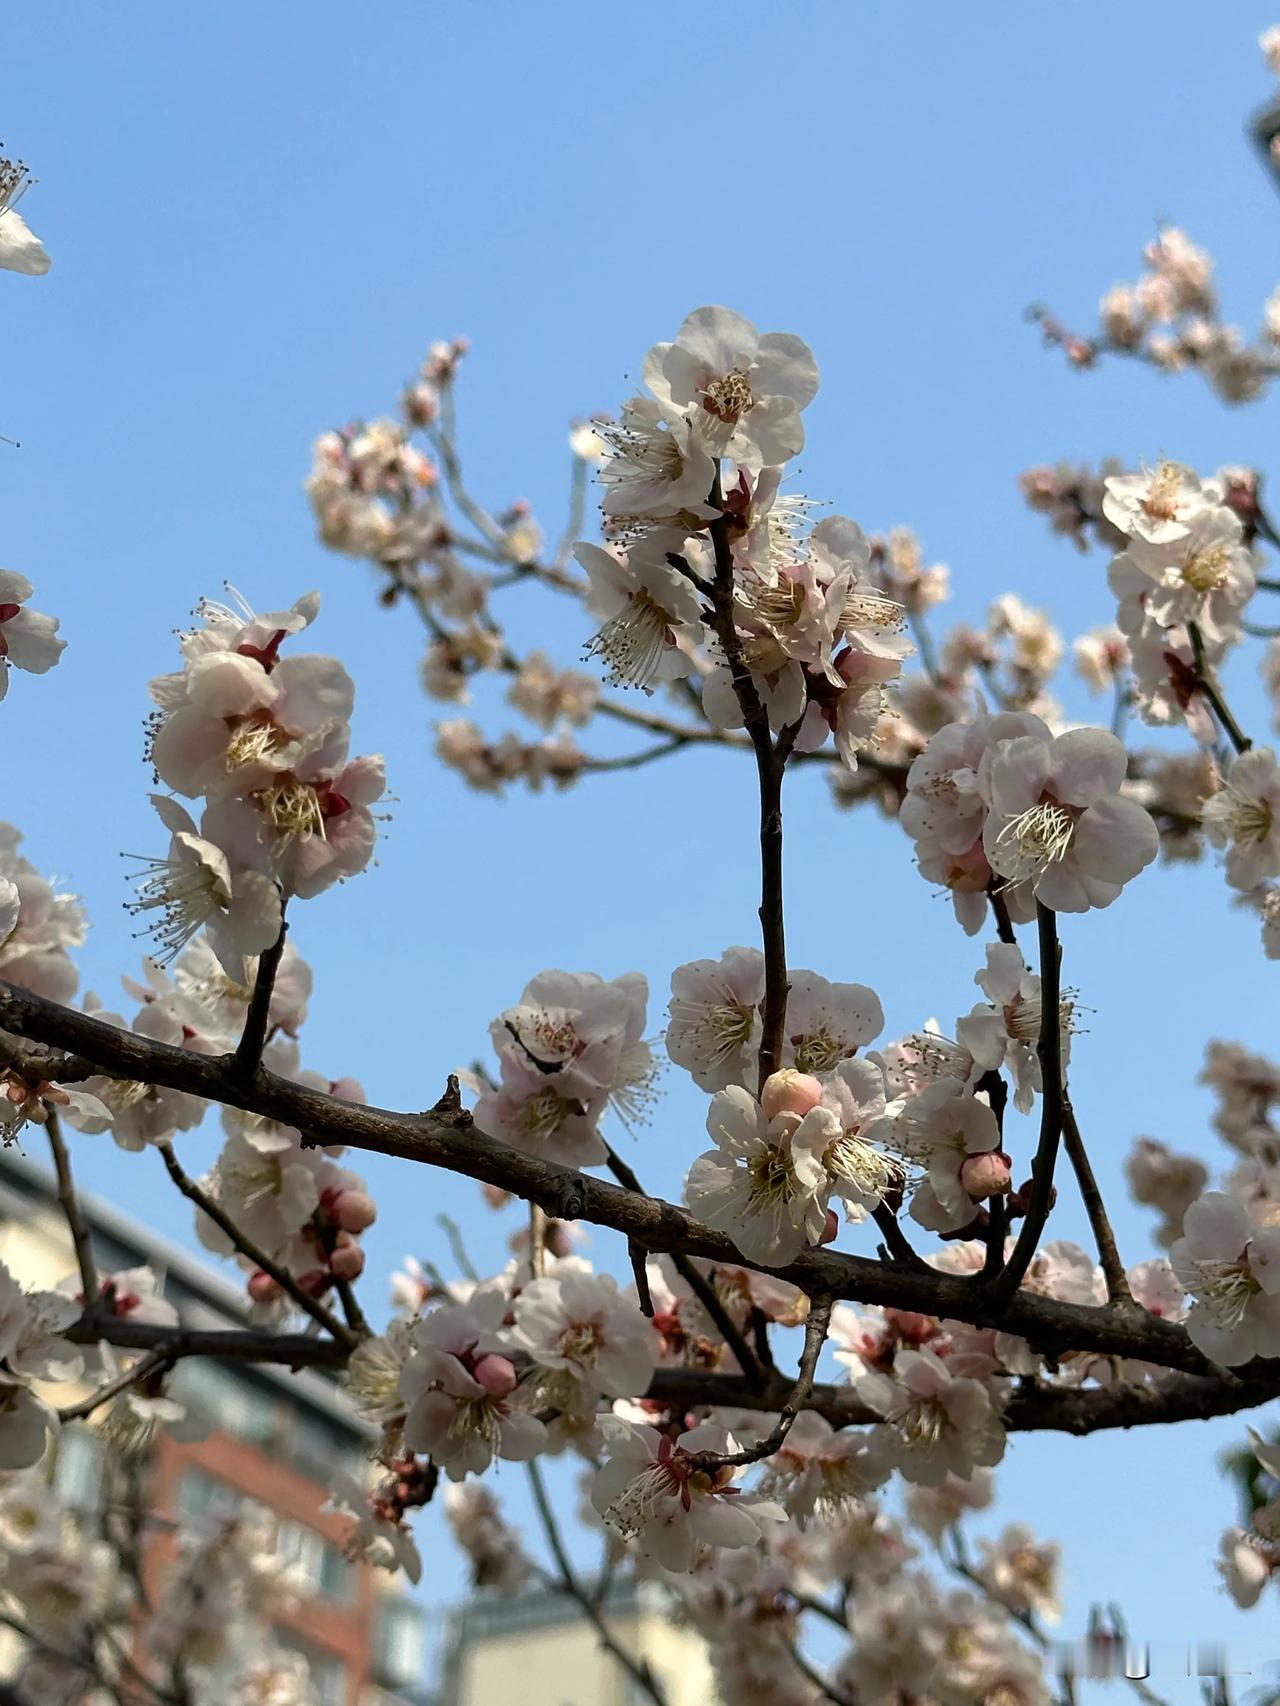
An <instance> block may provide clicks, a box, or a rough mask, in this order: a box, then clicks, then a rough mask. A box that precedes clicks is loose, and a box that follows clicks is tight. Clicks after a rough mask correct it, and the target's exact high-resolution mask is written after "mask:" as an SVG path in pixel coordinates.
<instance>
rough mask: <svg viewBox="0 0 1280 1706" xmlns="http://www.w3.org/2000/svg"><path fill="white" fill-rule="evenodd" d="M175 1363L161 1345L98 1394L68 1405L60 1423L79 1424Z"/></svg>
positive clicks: (117, 1376)
mask: <svg viewBox="0 0 1280 1706" xmlns="http://www.w3.org/2000/svg"><path fill="white" fill-rule="evenodd" d="M172 1361H173V1354H172V1352H170V1351H169V1350H168V1349H167V1348H166V1347H165V1346H163V1345H159V1346H157V1347H156V1349H155V1350H153V1351H148V1352H147V1354H146V1355H145V1356H144V1357H139V1359H138V1361H137V1362H135V1363H132V1364H131V1365H130V1366H129V1367H128V1368H126V1369H124V1370H122V1371H121V1373H119V1374H117V1375H116V1377H115V1379H114V1380H108V1381H107V1382H106V1384H105V1385H103V1386H99V1387H98V1389H97V1391H96V1392H90V1394H89V1396H88V1397H87V1398H80V1399H77V1401H76V1402H75V1403H74V1404H66V1405H64V1406H63V1407H62V1409H60V1410H59V1411H58V1420H59V1421H60V1422H78V1421H80V1420H81V1419H82V1418H83V1417H85V1416H91V1415H92V1414H93V1412H94V1411H95V1410H97V1409H100V1408H101V1407H102V1405H103V1404H109V1403H110V1402H111V1400H112V1399H113V1398H118V1397H119V1396H120V1394H121V1393H122V1392H127V1391H128V1389H129V1388H130V1387H131V1386H136V1385H137V1384H138V1383H139V1382H140V1381H143V1380H146V1379H147V1378H148V1377H149V1376H150V1375H153V1374H155V1373H156V1371H157V1370H158V1369H162V1368H165V1367H167V1366H168V1365H169V1364H170V1363H171V1362H172Z"/></svg>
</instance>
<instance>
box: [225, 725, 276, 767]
mask: <svg viewBox="0 0 1280 1706" xmlns="http://www.w3.org/2000/svg"><path fill="white" fill-rule="evenodd" d="M280 741H281V736H280V731H279V729H277V728H276V726H275V724H274V723H273V722H272V721H271V719H270V717H266V716H256V717H246V718H245V719H244V720H243V722H240V723H238V724H237V725H236V726H235V728H234V729H232V731H231V738H230V739H229V740H228V741H227V759H226V763H227V770H228V771H232V770H238V769H239V768H240V766H241V765H242V764H260V763H261V762H262V760H263V759H264V758H267V757H269V756H270V754H271V753H272V752H274V751H275V749H276V747H277V746H279V745H280Z"/></svg>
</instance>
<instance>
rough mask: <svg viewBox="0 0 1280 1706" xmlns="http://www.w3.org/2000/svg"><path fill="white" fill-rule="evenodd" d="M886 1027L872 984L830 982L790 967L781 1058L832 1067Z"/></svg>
mask: <svg viewBox="0 0 1280 1706" xmlns="http://www.w3.org/2000/svg"><path fill="white" fill-rule="evenodd" d="M883 1027H884V1009H883V1008H882V1007H881V1005H880V998H879V996H878V995H877V994H876V992H875V990H874V989H868V988H867V987H866V985H865V984H861V983H831V982H829V981H828V979H826V978H825V977H819V976H818V974H817V972H812V971H793V972H791V973H790V976H789V988H788V991H787V1029H786V1039H785V1042H786V1046H785V1049H784V1055H783V1058H784V1060H785V1062H786V1064H787V1065H789V1066H794V1067H795V1068H796V1070H797V1071H799V1072H832V1071H834V1069H835V1068H836V1067H837V1066H838V1065H839V1063H840V1062H841V1061H842V1060H849V1059H851V1058H852V1057H853V1055H854V1054H856V1053H857V1051H858V1049H860V1048H862V1047H863V1046H864V1045H865V1044H867V1043H869V1042H871V1041H872V1040H873V1038H875V1037H877V1036H878V1035H879V1034H880V1031H881V1030H882V1029H883Z"/></svg>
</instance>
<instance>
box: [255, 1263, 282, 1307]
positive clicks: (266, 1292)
mask: <svg viewBox="0 0 1280 1706" xmlns="http://www.w3.org/2000/svg"><path fill="white" fill-rule="evenodd" d="M279 1295H280V1287H279V1286H278V1285H277V1284H276V1282H275V1281H274V1280H273V1279H272V1277H271V1275H270V1274H266V1273H263V1271H262V1269H261V1268H255V1269H254V1270H253V1272H252V1273H251V1274H250V1275H249V1296H250V1297H251V1298H252V1299H253V1301H254V1302H255V1303H274V1302H275V1300H276V1298H277V1297H279Z"/></svg>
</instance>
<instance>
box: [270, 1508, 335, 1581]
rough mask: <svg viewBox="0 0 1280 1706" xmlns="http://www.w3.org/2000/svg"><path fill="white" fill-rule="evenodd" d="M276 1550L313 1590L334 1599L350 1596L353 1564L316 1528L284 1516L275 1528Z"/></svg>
mask: <svg viewBox="0 0 1280 1706" xmlns="http://www.w3.org/2000/svg"><path fill="white" fill-rule="evenodd" d="M276 1551H277V1553H278V1554H279V1556H280V1557H281V1558H282V1559H283V1560H284V1561H285V1563H287V1564H292V1565H293V1566H294V1567H295V1568H296V1569H297V1570H298V1572H299V1574H300V1575H301V1576H302V1578H303V1580H304V1581H305V1582H306V1584H307V1586H308V1587H309V1588H310V1589H311V1590H312V1591H313V1592H314V1593H318V1594H320V1595H321V1596H322V1597H323V1598H325V1599H332V1600H346V1599H349V1598H350V1597H351V1589H352V1586H353V1580H354V1578H353V1575H352V1570H351V1565H350V1564H349V1563H348V1562H347V1560H346V1559H345V1558H344V1557H343V1555H342V1553H341V1552H339V1551H338V1548H337V1547H336V1546H331V1545H330V1544H329V1542H328V1541H327V1540H326V1539H325V1538H324V1536H323V1535H322V1534H317V1533H316V1531H315V1529H314V1528H308V1527H306V1525H305V1524H304V1523H300V1522H290V1521H289V1520H288V1519H287V1518H283V1519H282V1520H281V1521H280V1523H279V1524H278V1525H277V1528H276Z"/></svg>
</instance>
